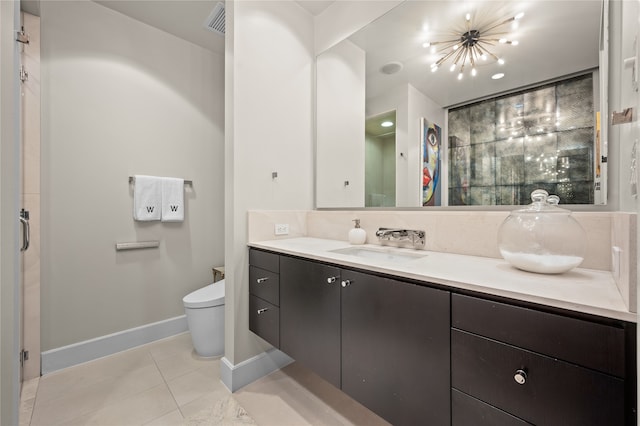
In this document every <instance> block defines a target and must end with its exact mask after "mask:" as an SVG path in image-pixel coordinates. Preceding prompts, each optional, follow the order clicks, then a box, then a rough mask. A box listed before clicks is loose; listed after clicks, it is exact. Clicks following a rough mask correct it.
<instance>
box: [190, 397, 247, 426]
mask: <svg viewBox="0 0 640 426" xmlns="http://www.w3.org/2000/svg"><path fill="white" fill-rule="evenodd" d="M186 420H187V425H188V426H213V425H230V426H231V425H233V426H236V425H237V426H240V425H257V423H256V422H255V421H254V420H253V419H252V418H251V416H249V414H248V413H247V411H246V410H245V409H244V408H243V407H242V406H240V404H239V403H238V401H236V400H235V399H234V398H233V396H231V395H229V396H228V397H226V398H224V399H220V400H217V401H215V402H214V403H211V404H209V406H208V407H207V408H205V409H203V410H201V411H199V412H198V413H196V414H194V415H192V416H189V417H187V419H186Z"/></svg>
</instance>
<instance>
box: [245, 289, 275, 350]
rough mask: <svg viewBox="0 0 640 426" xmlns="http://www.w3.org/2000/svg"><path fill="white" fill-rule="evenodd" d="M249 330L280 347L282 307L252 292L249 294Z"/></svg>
mask: <svg viewBox="0 0 640 426" xmlns="http://www.w3.org/2000/svg"><path fill="white" fill-rule="evenodd" d="M249 330H251V331H253V332H254V333H255V334H257V335H258V336H260V337H262V338H263V339H264V340H266V341H267V342H269V343H271V344H272V345H273V346H275V347H276V348H279V347H280V309H279V308H278V307H277V306H274V305H272V304H271V303H269V302H266V301H264V300H262V299H260V298H259V297H256V296H254V295H252V294H250V295H249Z"/></svg>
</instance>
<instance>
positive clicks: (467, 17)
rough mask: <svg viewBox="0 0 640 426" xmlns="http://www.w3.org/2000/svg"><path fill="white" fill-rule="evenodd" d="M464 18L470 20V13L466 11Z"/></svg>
mask: <svg viewBox="0 0 640 426" xmlns="http://www.w3.org/2000/svg"><path fill="white" fill-rule="evenodd" d="M465 18H466V19H467V21H470V20H471V14H470V13H467V16H465Z"/></svg>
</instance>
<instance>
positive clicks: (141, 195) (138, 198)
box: [133, 175, 162, 221]
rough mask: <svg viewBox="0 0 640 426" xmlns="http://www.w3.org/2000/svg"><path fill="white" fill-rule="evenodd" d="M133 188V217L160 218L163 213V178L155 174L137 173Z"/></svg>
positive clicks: (145, 219)
mask: <svg viewBox="0 0 640 426" xmlns="http://www.w3.org/2000/svg"><path fill="white" fill-rule="evenodd" d="M134 179H135V186H134V190H133V218H134V219H135V220H140V221H150V220H160V218H161V214H162V206H161V204H162V180H161V178H158V177H155V176H145V175H136V176H135V177H134Z"/></svg>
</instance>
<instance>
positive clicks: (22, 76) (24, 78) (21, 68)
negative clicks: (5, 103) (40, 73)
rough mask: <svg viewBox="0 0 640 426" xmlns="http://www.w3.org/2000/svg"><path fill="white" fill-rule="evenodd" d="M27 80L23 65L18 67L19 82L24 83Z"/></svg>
mask: <svg viewBox="0 0 640 426" xmlns="http://www.w3.org/2000/svg"><path fill="white" fill-rule="evenodd" d="M27 80H29V73H28V72H27V70H26V69H25V67H24V65H20V81H21V82H23V83H24V82H25V81H27Z"/></svg>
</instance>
